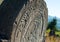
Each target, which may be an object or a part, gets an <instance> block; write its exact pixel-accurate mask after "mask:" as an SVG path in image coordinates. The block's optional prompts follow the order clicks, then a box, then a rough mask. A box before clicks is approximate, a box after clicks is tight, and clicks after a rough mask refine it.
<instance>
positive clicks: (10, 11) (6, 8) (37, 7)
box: [0, 0, 48, 42]
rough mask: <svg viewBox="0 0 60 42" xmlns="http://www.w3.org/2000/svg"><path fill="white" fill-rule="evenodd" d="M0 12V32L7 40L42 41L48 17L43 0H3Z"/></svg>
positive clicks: (20, 41) (15, 41)
mask: <svg viewBox="0 0 60 42" xmlns="http://www.w3.org/2000/svg"><path fill="white" fill-rule="evenodd" d="M0 13H1V14H0V19H1V18H2V19H1V21H0V23H1V24H0V27H1V28H0V32H3V33H5V34H6V36H7V38H8V40H9V42H43V38H44V32H45V30H46V26H47V18H48V10H47V6H46V3H45V1H44V0H8V1H7V0H5V1H4V2H3V3H2V4H1V6H0Z"/></svg>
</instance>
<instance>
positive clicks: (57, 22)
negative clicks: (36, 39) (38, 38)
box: [45, 0, 60, 42]
mask: <svg viewBox="0 0 60 42" xmlns="http://www.w3.org/2000/svg"><path fill="white" fill-rule="evenodd" d="M45 2H46V3H47V7H48V26H47V30H46V33H45V38H46V40H45V42H60V0H45Z"/></svg>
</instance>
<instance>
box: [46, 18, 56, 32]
mask: <svg viewBox="0 0 60 42" xmlns="http://www.w3.org/2000/svg"><path fill="white" fill-rule="evenodd" d="M56 24H57V19H56V18H53V20H52V21H51V22H49V23H48V27H47V29H50V30H54V31H55V30H57V29H56Z"/></svg>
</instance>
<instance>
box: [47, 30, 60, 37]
mask: <svg viewBox="0 0 60 42" xmlns="http://www.w3.org/2000/svg"><path fill="white" fill-rule="evenodd" d="M50 31H51V30H50V29H48V30H46V33H48V34H49V32H50ZM55 35H58V36H59V37H60V31H55Z"/></svg>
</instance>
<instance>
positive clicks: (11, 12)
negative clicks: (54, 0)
mask: <svg viewBox="0 0 60 42" xmlns="http://www.w3.org/2000/svg"><path fill="white" fill-rule="evenodd" d="M26 3H27V0H4V1H3V3H2V4H1V5H0V34H1V32H2V34H3V33H4V35H5V36H6V37H7V39H10V36H11V32H12V29H13V28H12V27H13V23H14V21H15V19H16V17H17V15H18V14H19V12H20V10H21V9H22V7H23V5H24V4H26ZM2 34H1V35H2Z"/></svg>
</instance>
